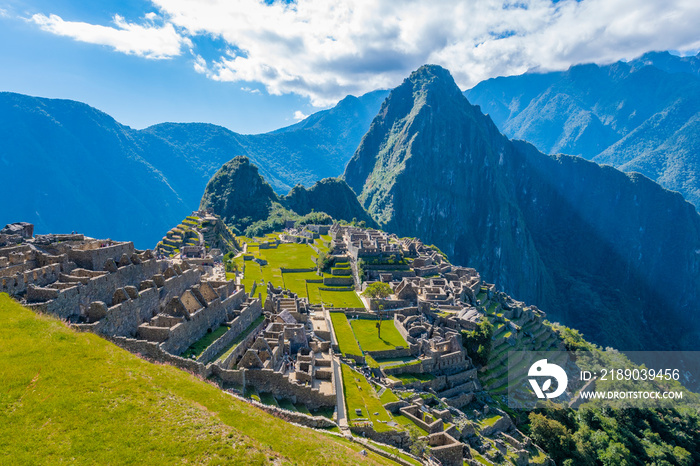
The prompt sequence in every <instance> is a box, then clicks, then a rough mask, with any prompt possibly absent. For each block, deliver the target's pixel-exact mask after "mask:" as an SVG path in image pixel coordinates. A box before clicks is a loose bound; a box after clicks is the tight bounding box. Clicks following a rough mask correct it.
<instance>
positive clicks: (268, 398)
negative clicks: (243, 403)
mask: <svg viewBox="0 0 700 466" xmlns="http://www.w3.org/2000/svg"><path fill="white" fill-rule="evenodd" d="M260 401H261V402H262V403H264V404H266V405H269V406H279V405H278V404H277V400H275V397H274V396H273V395H272V393H269V392H268V393H261V394H260Z"/></svg>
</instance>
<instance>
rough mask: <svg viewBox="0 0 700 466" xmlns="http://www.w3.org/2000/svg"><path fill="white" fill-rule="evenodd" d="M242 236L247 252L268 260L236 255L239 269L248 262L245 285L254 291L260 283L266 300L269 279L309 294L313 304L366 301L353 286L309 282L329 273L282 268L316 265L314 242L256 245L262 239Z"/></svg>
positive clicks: (258, 291)
mask: <svg viewBox="0 0 700 466" xmlns="http://www.w3.org/2000/svg"><path fill="white" fill-rule="evenodd" d="M268 239H270V238H268ZM329 239H330V237H329ZM238 240H239V241H240V242H246V243H247V244H248V252H247V253H246V254H245V255H246V256H248V257H251V258H260V259H264V260H265V261H267V265H263V266H261V265H258V264H257V263H256V262H254V261H252V260H247V261H246V260H244V258H243V256H239V257H237V258H236V259H235V263H236V265H237V266H238V269H239V270H241V271H242V270H243V267H244V265H245V274H244V277H243V279H242V283H243V284H244V285H245V289H246V290H247V291H250V290H251V288H252V286H253V283H254V282H255V283H257V284H258V288H257V289H256V290H255V295H256V296H257V295H258V294H262V298H263V300H264V299H265V297H266V293H267V290H266V285H267V282H271V283H272V284H273V285H274V286H282V287H285V288H287V289H289V290H291V291H293V292H294V293H296V294H298V295H299V296H302V297H308V298H309V302H311V303H312V304H321V303H323V304H325V305H326V306H327V307H331V306H333V307H363V304H362V301H360V298H359V297H358V296H357V294H356V293H355V292H354V291H352V290H347V289H346V288H347V287H330V286H327V285H323V283H309V281H318V280H323V278H324V277H329V276H330V274H328V273H323V274H321V275H319V274H318V273H316V272H315V271H309V272H292V273H289V272H285V273H283V272H282V269H312V268H315V267H316V263H315V262H314V258H315V256H316V251H314V250H313V249H312V248H311V247H310V246H308V245H306V244H293V243H282V244H280V245H279V246H278V247H277V248H273V249H259V248H258V247H257V245H256V244H258V243H255V242H253V239H251V238H244V237H240V236H239V237H238ZM316 241H318V240H316ZM251 245H256V246H251ZM317 247H318V244H317ZM231 277H232V275H231ZM320 288H337V290H321V289H320Z"/></svg>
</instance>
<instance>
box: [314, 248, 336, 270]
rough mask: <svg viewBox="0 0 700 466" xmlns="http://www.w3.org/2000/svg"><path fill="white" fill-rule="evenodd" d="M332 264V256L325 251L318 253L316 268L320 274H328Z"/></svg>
mask: <svg viewBox="0 0 700 466" xmlns="http://www.w3.org/2000/svg"><path fill="white" fill-rule="evenodd" d="M332 264H333V257H332V256H331V255H330V254H328V253H327V252H324V251H321V252H319V253H318V257H316V267H317V269H318V272H319V273H321V272H328V270H329V269H330V268H331V265H332Z"/></svg>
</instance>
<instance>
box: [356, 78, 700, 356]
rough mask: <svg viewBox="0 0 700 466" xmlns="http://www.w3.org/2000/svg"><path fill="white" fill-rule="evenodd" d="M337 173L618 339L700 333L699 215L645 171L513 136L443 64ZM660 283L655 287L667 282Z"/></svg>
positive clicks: (585, 325)
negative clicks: (552, 152) (549, 149)
mask: <svg viewBox="0 0 700 466" xmlns="http://www.w3.org/2000/svg"><path fill="white" fill-rule="evenodd" d="M344 179H345V180H346V181H347V182H348V184H349V185H350V187H351V188H352V189H353V190H354V191H355V192H356V193H357V194H358V197H359V199H360V201H361V203H362V204H363V206H364V207H365V208H366V209H367V210H368V211H369V212H370V214H371V215H372V216H373V217H374V218H375V219H376V220H377V221H378V222H379V223H380V226H381V227H382V228H383V229H385V230H387V231H390V232H392V233H396V234H398V235H399V236H417V237H421V238H423V240H424V241H427V242H431V243H434V244H435V245H437V246H438V247H439V248H440V249H441V250H443V251H444V252H446V253H447V254H448V255H449V256H450V258H451V259H452V261H453V262H454V263H458V264H461V265H466V266H473V267H475V268H477V269H478V270H479V271H480V272H481V273H482V276H484V277H485V279H486V280H488V281H493V282H495V283H496V284H497V286H498V287H501V288H502V289H504V290H505V291H506V292H508V293H510V294H511V295H513V296H514V297H515V298H516V299H522V300H525V301H528V302H533V303H535V304H537V305H539V306H541V307H542V308H543V309H544V310H545V311H547V312H548V313H549V314H550V316H551V318H552V319H555V320H561V321H562V322H563V323H564V324H570V325H573V326H575V327H576V328H578V329H579V330H581V331H583V332H584V333H585V334H586V335H587V336H588V337H590V338H591V339H592V340H594V341H595V342H597V343H599V344H603V345H606V344H611V343H613V342H614V343H615V346H616V347H618V348H621V349H641V348H645V349H651V348H656V349H660V348H665V349H671V348H674V349H678V348H681V347H682V348H692V347H694V345H695V343H694V342H695V341H696V338H697V337H698V335H700V316H699V315H697V310H696V307H695V304H694V303H695V301H696V299H697V298H698V297H699V296H698V295H699V294H700V253H699V252H698V251H700V215H698V214H697V212H696V211H695V209H694V208H693V206H692V205H691V204H689V203H687V202H686V201H685V200H684V199H683V198H682V197H681V196H680V195H679V194H677V193H673V192H670V191H667V190H665V189H663V188H661V187H660V186H658V185H657V184H655V183H654V182H652V181H650V180H648V179H647V178H645V177H644V176H640V175H626V174H624V173H621V172H619V171H617V170H615V169H613V168H610V167H600V166H598V165H596V164H594V163H591V162H587V161H585V160H583V159H581V158H578V157H571V156H556V157H552V156H546V155H544V154H542V153H540V152H539V151H538V150H536V149H535V148H534V147H533V146H531V145H529V144H527V143H524V142H511V141H509V140H508V139H507V138H506V137H504V136H503V135H502V134H501V133H500V132H499V130H498V128H497V127H496V126H495V125H494V124H493V122H492V121H491V119H490V118H488V117H487V116H484V115H483V114H482V113H481V111H480V110H479V108H478V107H476V106H473V105H471V104H470V103H469V102H468V101H467V99H466V98H465V97H464V96H463V95H462V93H461V91H460V90H459V89H458V88H457V86H456V84H455V83H454V80H453V79H452V77H451V76H450V74H449V72H448V71H447V70H444V69H442V68H440V67H437V66H424V67H421V68H420V69H419V70H417V71H416V72H414V73H413V74H412V75H411V76H410V77H409V78H407V79H406V80H405V81H404V83H403V84H401V85H400V86H399V87H397V88H396V89H394V90H393V91H392V92H391V94H390V95H389V97H388V98H387V100H386V101H385V103H384V104H383V105H382V108H381V109H380V111H379V114H378V115H377V117H376V118H375V119H374V121H373V122H372V124H371V126H370V130H369V131H368V132H367V134H366V135H365V136H364V138H363V139H362V142H361V144H360V147H359V148H358V150H357V151H356V153H355V155H354V156H353V158H352V159H351V160H350V162H349V163H348V165H347V168H346V171H345V174H344ZM662 290H663V291H662Z"/></svg>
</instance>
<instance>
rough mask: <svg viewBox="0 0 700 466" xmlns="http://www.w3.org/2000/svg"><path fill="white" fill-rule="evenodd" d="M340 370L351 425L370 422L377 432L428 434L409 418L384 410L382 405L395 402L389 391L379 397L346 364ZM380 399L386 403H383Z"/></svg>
mask: <svg viewBox="0 0 700 466" xmlns="http://www.w3.org/2000/svg"><path fill="white" fill-rule="evenodd" d="M341 369H342V373H343V392H344V393H345V405H346V408H347V410H348V420H349V421H350V423H351V424H362V423H363V422H372V425H373V427H374V430H376V431H377V432H386V431H390V430H397V431H401V430H406V429H407V428H410V429H417V430H418V431H419V433H420V434H421V435H427V434H428V433H427V432H426V431H425V430H423V429H422V428H420V427H418V426H417V425H416V424H414V423H413V421H411V420H410V419H409V418H407V417H405V416H403V415H401V414H399V415H396V416H394V415H392V414H391V413H390V412H389V411H387V410H386V409H385V408H384V403H388V402H389V401H396V400H397V398H396V396H395V395H393V394H391V391H390V390H388V389H385V390H384V391H383V393H382V396H381V397H380V396H379V394H378V393H377V391H376V390H375V388H374V387H373V386H372V385H370V383H369V382H368V381H367V379H366V378H365V376H364V375H362V374H360V373H359V372H357V371H355V370H354V369H352V368H351V367H350V366H348V365H346V364H342V365H341ZM387 392H388V393H387ZM382 398H384V399H385V400H388V401H384V400H383V399H382ZM357 410H359V412H358V411H357Z"/></svg>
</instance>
